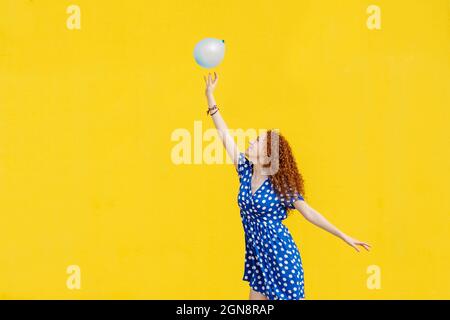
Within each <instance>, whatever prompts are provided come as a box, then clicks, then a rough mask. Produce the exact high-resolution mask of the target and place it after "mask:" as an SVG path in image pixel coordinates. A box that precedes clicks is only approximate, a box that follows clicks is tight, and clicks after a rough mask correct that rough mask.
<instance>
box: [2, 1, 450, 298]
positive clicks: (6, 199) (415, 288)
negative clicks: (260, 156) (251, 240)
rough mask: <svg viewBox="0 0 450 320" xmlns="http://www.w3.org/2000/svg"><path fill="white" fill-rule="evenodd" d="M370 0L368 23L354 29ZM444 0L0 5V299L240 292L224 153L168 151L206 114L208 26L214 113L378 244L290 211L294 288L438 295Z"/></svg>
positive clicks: (344, 225) (236, 221)
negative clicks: (217, 160) (213, 46)
mask: <svg viewBox="0 0 450 320" xmlns="http://www.w3.org/2000/svg"><path fill="white" fill-rule="evenodd" d="M71 4H77V5H78V6H79V7H80V9H81V29H80V30H69V29H68V28H67V27H66V20H67V17H68V16H69V15H68V14H67V13H66V8H67V7H68V6H69V5H71ZM371 4H376V5H378V6H379V7H380V9H381V30H369V29H368V28H367V26H366V20H367V18H368V17H369V14H368V13H366V9H367V7H368V6H369V5H371ZM449 12H450V2H449V1H444V0H431V1H406V0H402V1H400V0H398V1H388V0H384V1H382V0H378V1H376V2H371V1H357V0H347V1H313V0H311V1H293V0H292V1H235V0H226V1H225V0H224V1H209V0H205V1H162V0H161V1H144V0H141V1H125V2H123V1H106V0H96V1H89V0H74V1H63V0H58V1H56V0H54V1H52V0H33V1H32V0H2V1H1V2H0V298H6V299H11V298H76V299H77V298H137V299H141V298H149V299H166V298H172V299H184V298H187V299H216V298H217V299H222V298H223V299H247V297H248V283H247V282H244V281H243V280H242V274H243V266H244V265H243V258H244V237H243V230H242V225H241V221H240V217H239V208H238V206H237V202H236V200H237V188H238V179H237V175H236V172H235V171H234V168H233V166H232V165H231V164H222V165H207V164H204V163H203V164H195V165H194V164H192V165H175V164H173V163H172V160H171V150H172V148H173V147H174V145H175V144H176V143H175V142H174V141H171V134H172V132H174V130H176V129H179V128H186V129H188V130H189V131H190V132H191V133H192V134H193V131H194V121H203V123H202V126H203V130H206V129H208V128H212V125H213V124H212V122H211V119H210V118H208V117H207V116H206V115H205V110H206V99H205V97H204V80H203V78H202V77H203V75H204V74H206V73H207V72H208V70H205V69H202V68H201V67H199V66H198V65H196V64H195V61H194V59H193V55H192V52H193V48H194V45H195V44H196V43H197V42H198V41H200V40H201V39H203V38H205V37H215V38H219V39H225V45H226V54H225V59H224V61H223V63H222V64H221V65H220V66H219V67H217V68H214V69H212V70H209V71H217V72H218V73H219V75H220V80H219V84H218V89H217V93H216V99H217V103H218V104H219V105H220V107H221V112H222V115H223V116H224V118H225V120H226V121H227V122H228V125H229V127H230V128H244V129H247V128H271V127H275V128H279V129H280V130H281V131H282V132H283V133H284V134H285V136H286V137H287V138H288V140H289V141H290V143H291V145H292V147H293V149H294V152H295V155H296V157H297V162H298V164H299V167H300V170H301V172H302V173H303V176H304V178H305V182H306V196H307V201H308V202H309V204H310V205H311V206H312V207H314V208H315V209H317V210H318V211H319V212H321V213H322V214H324V215H325V216H326V217H327V218H329V220H330V221H331V222H333V223H334V224H336V225H337V226H338V227H339V228H341V229H342V230H343V231H344V232H347V233H348V234H350V235H352V236H354V237H356V238H360V239H361V240H365V241H368V242H369V243H371V244H372V246H373V250H372V251H371V252H370V253H368V252H361V253H359V254H358V253H357V252H356V251H354V250H353V249H352V248H350V247H348V246H346V245H345V244H344V242H342V241H341V240H339V239H337V238H334V237H333V236H331V235H329V234H327V233H326V232H324V231H322V230H320V229H318V228H316V227H314V226H313V225H311V224H309V223H308V222H306V220H304V219H303V218H302V217H301V215H300V213H298V212H295V213H294V214H293V215H292V216H291V217H290V218H288V219H287V220H285V223H286V225H287V226H288V227H289V228H290V230H291V232H292V234H293V236H294V238H295V240H296V242H297V244H298V246H299V249H300V252H301V254H302V259H303V263H304V268H305V282H306V283H305V285H306V287H305V288H306V294H307V298H309V299H321V298H323V299H330V298H337V299H347V298H368V299H382V298H386V299H391V298H414V299H416V298H426V299H431V298H447V299H448V298H450V294H449V293H450V290H449V289H450V275H449V273H448V270H449V269H450V255H449V250H448V247H449V230H450V216H449V213H450V203H449V198H448V192H447V191H448V183H449V179H450V170H449V160H450V159H449V141H450V139H449V138H450V135H449V129H448V123H449V104H450V93H449V92H450V90H449V83H450V79H449V78H450V77H449V76H450V68H449V57H450V55H449V53H450V50H449V48H450V47H449V46H450V19H449ZM69 265H77V266H79V267H80V269H81V289H79V290H77V289H75V290H70V289H68V287H67V286H66V280H67V278H68V276H69V275H68V274H67V273H66V269H67V267H68V266H69ZM370 265H376V266H379V267H380V270H381V288H380V289H375V290H371V289H368V287H367V285H366V281H367V278H368V277H369V275H368V274H367V267H368V266H370Z"/></svg>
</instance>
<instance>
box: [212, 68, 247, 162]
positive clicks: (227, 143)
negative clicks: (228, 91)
mask: <svg viewBox="0 0 450 320" xmlns="http://www.w3.org/2000/svg"><path fill="white" fill-rule="evenodd" d="M214 76H215V78H214V80H213V79H212V78H211V73H209V74H208V78H206V77H204V78H205V83H206V90H205V94H206V99H207V101H208V107H209V108H212V107H213V106H214V105H215V104H216V100H215V99H214V95H213V91H214V89H215V87H216V85H217V80H218V78H219V77H218V76H217V74H216V73H215V72H214ZM212 113H213V115H212V116H211V118H212V119H213V122H214V125H215V126H216V129H217V131H218V134H219V137H220V139H221V140H222V143H223V145H224V147H225V149H226V150H227V153H228V155H229V156H230V158H231V160H232V161H233V163H234V166H235V167H236V170H237V169H238V159H239V152H240V151H239V149H238V147H237V145H236V143H235V142H234V139H233V137H232V136H231V135H230V133H229V130H228V127H227V124H226V123H225V120H223V118H222V115H221V114H220V111H219V110H217V111H213V112H212Z"/></svg>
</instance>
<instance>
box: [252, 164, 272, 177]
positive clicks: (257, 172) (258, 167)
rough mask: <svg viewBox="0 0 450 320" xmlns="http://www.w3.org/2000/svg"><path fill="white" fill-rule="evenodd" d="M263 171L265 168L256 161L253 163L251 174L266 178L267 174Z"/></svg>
mask: <svg viewBox="0 0 450 320" xmlns="http://www.w3.org/2000/svg"><path fill="white" fill-rule="evenodd" d="M265 171H266V170H265V169H264V168H263V167H262V166H261V165H259V164H257V163H254V164H253V176H254V177H255V178H266V177H267V176H268V174H266V173H265Z"/></svg>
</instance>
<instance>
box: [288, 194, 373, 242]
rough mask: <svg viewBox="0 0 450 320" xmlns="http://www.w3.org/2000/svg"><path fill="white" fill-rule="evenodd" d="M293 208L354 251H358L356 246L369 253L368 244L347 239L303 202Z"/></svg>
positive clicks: (347, 237) (298, 201) (295, 203)
mask: <svg viewBox="0 0 450 320" xmlns="http://www.w3.org/2000/svg"><path fill="white" fill-rule="evenodd" d="M294 207H295V208H296V209H297V210H298V211H300V213H301V214H302V215H303V216H304V217H305V219H306V220H308V221H309V222H311V223H312V224H314V225H316V226H318V227H320V228H322V229H324V230H325V231H328V232H329V233H331V234H333V235H335V236H336V237H338V238H340V239H342V240H344V241H345V242H346V243H347V244H348V245H350V246H352V247H353V248H355V249H356V251H359V249H358V247H357V246H362V247H363V248H364V249H366V250H367V251H369V248H370V245H369V244H367V243H365V242H362V241H359V240H356V239H353V238H352V237H349V236H348V235H346V234H345V233H343V232H342V231H341V230H339V229H338V228H336V227H335V226H334V225H332V224H331V223H330V222H329V221H328V220H327V219H325V217H324V216H323V215H321V214H320V213H319V212H317V211H316V210H314V209H313V208H312V207H311V206H310V205H308V204H307V203H306V202H305V201H303V200H297V201H295V202H294Z"/></svg>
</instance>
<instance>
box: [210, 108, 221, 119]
mask: <svg viewBox="0 0 450 320" xmlns="http://www.w3.org/2000/svg"><path fill="white" fill-rule="evenodd" d="M217 111H219V108H217V110H216V111H214V113H211V114H210V116H211V117H212V116H213V115H215V114H216V113H217Z"/></svg>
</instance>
